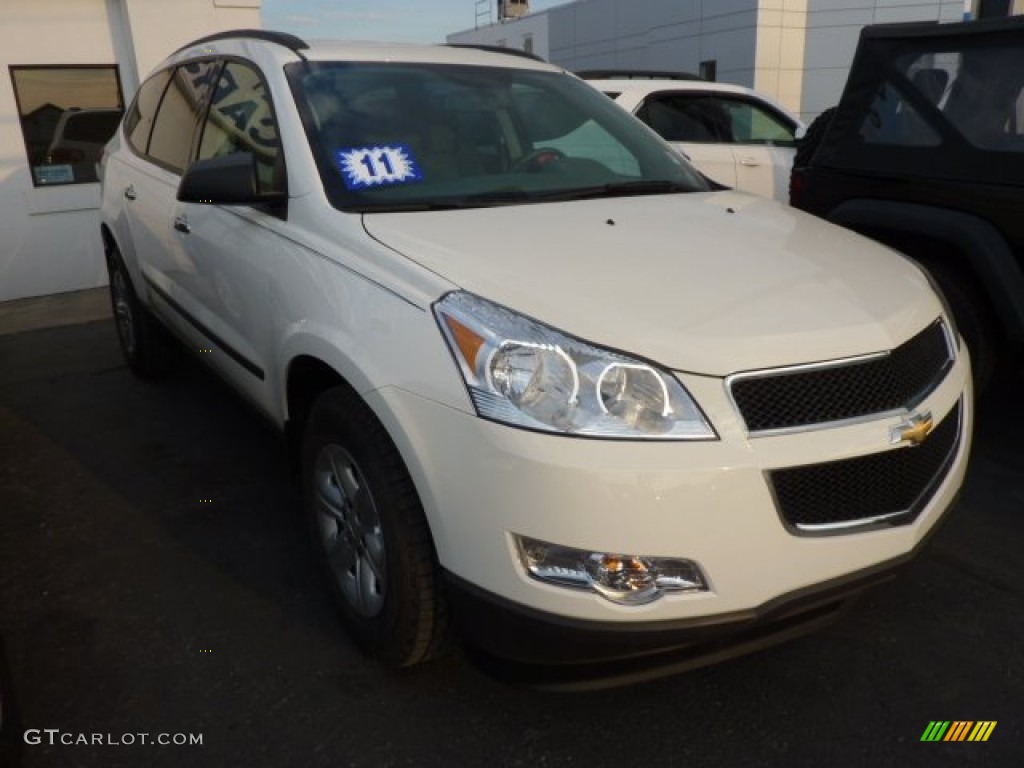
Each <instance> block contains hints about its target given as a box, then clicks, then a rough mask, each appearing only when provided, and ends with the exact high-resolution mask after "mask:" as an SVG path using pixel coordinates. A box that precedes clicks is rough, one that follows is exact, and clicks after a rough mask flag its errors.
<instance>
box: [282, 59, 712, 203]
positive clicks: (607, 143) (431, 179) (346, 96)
mask: <svg viewBox="0 0 1024 768" xmlns="http://www.w3.org/2000/svg"><path fill="white" fill-rule="evenodd" d="M287 72H288V76H289V80H290V82H291V85H292V90H293V92H294V95H295V99H296V102H297V104H298V106H299V111H300V113H301V114H302V115H303V120H304V122H305V125H306V131H307V135H308V137H309V141H310V144H311V146H312V147H313V152H314V154H315V156H316V159H317V163H318V166H319V169H320V174H321V177H322V178H323V183H324V187H325V189H326V190H327V193H328V196H329V197H330V200H331V202H332V204H333V205H334V206H335V207H337V208H340V209H342V210H348V211H386V210H418V209H436V208H447V207H453V208H460V207H481V206H488V205H506V204H519V203H531V202H539V201H544V200H567V199H582V198H586V197H598V196H618V195H635V194H666V193H672V192H693V191H706V190H708V189H709V186H708V184H707V183H706V182H705V181H704V179H703V177H701V176H700V175H699V174H698V173H697V172H696V171H695V170H693V168H692V167H691V166H690V165H689V164H688V163H687V162H686V160H685V159H684V158H682V157H681V156H680V155H679V154H677V153H676V152H674V151H673V150H672V149H671V148H670V147H668V146H667V145H666V144H664V143H663V142H661V141H660V140H659V139H658V138H657V137H656V136H655V135H654V134H653V133H652V132H650V131H649V130H648V129H647V128H645V127H644V126H642V125H641V124H640V123H639V122H638V121H636V120H635V119H634V118H633V117H632V116H631V115H629V114H627V113H626V112H625V111H624V110H622V109H621V108H620V107H618V106H616V105H615V104H614V103H612V102H611V101H609V100H608V98H607V97H606V96H604V95H603V94H601V93H600V92H598V91H597V90H595V89H593V88H591V87H590V86H589V85H587V84H586V83H583V82H582V81H580V80H578V79H577V78H575V77H573V76H571V75H568V74H565V73H560V72H545V71H536V70H526V69H512V68H499V67H493V68H492V67H474V66H456V65H433V64H405V63H365V62H359V63H342V62H329V63H323V62H309V63H308V64H293V65H289V66H288V67H287Z"/></svg>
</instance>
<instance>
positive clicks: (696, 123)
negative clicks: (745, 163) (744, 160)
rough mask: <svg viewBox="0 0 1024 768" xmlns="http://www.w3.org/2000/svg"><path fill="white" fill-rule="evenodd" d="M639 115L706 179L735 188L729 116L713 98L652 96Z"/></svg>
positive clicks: (734, 162)
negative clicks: (684, 156)
mask: <svg viewBox="0 0 1024 768" xmlns="http://www.w3.org/2000/svg"><path fill="white" fill-rule="evenodd" d="M636 116H637V117H638V118H640V119H641V120H643V121H644V122H645V123H647V125H649V126H650V127H651V128H653V129H654V130H655V131H656V132H657V133H658V135H659V136H661V137H662V138H663V139H665V141H667V142H669V143H670V144H672V145H673V146H675V147H676V148H677V149H679V150H680V151H681V152H683V153H684V154H685V155H686V156H687V157H688V158H689V159H690V162H692V163H693V164H694V165H695V166H696V167H697V170H699V171H700V172H701V173H703V174H704V175H705V176H708V177H709V178H710V179H712V180H713V181H716V182H718V183H719V184H722V185H724V186H726V187H735V186H736V184H737V177H736V158H735V157H734V155H733V150H732V146H731V136H730V134H729V116H728V114H727V113H726V112H725V111H724V110H723V109H722V105H721V104H719V103H718V101H717V99H715V98H714V96H713V95H709V94H705V93H700V92H695V93H679V92H663V93H653V94H651V95H650V96H648V97H647V98H646V99H644V102H643V104H641V105H640V106H639V108H638V109H637V110H636Z"/></svg>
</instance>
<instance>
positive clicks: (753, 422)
mask: <svg viewBox="0 0 1024 768" xmlns="http://www.w3.org/2000/svg"><path fill="white" fill-rule="evenodd" d="M102 236H103V241H104V243H105V245H106V251H107V255H108V263H109V269H110V283H111V295H112V301H113V306H114V310H115V319H116V323H117V328H118V331H119V336H120V340H121V345H122V347H123V350H124V354H125V356H126V358H127V360H128V363H129V364H130V366H131V368H132V369H133V370H134V371H135V372H137V373H138V374H140V375H143V376H150V375H155V374H157V373H160V372H161V371H163V370H164V369H165V364H166V357H165V352H166V340H165V338H164V335H163V334H164V330H163V329H169V331H170V332H171V333H172V334H173V335H174V336H177V337H178V338H179V339H180V340H182V341H183V342H184V344H185V345H186V346H188V347H191V348H192V349H193V350H199V351H201V352H202V354H201V355H200V357H201V359H202V360H203V361H204V362H206V363H208V364H209V365H210V366H211V367H212V368H213V369H214V370H215V371H216V372H217V373H219V374H220V375H221V376H222V377H223V378H225V379H226V380H227V381H228V382H229V383H230V384H231V385H233V386H234V387H235V388H236V389H237V390H238V391H239V393H241V394H242V395H243V396H244V397H245V398H246V399H248V400H249V401H250V402H251V403H252V404H253V405H254V406H255V408H256V409H257V410H259V411H260V412H262V413H263V414H265V415H266V416H267V417H269V418H270V419H271V420H272V421H273V422H274V423H275V424H277V425H279V426H280V427H281V429H282V431H283V433H284V434H285V435H286V436H287V438H288V441H289V445H290V447H291V449H292V451H293V456H294V457H295V462H296V465H297V466H299V467H301V473H300V476H301V483H302V490H303V495H304V499H305V501H304V506H305V514H306V515H307V516H308V520H309V526H310V531H311V533H312V537H313V540H314V542H315V546H316V552H317V556H318V557H320V558H321V559H322V561H323V564H324V566H325V571H326V573H327V574H328V575H329V577H330V583H331V584H332V586H333V589H334V592H335V594H336V596H337V599H338V604H339V606H340V610H341V614H342V616H343V618H344V620H345V622H346V623H347V625H348V627H349V628H350V630H351V632H352V634H353V636H354V638H355V639H356V640H357V641H358V642H359V643H360V645H361V646H362V647H364V648H366V649H368V650H369V651H370V652H372V653H374V654H376V655H378V656H380V657H382V658H384V659H387V660H389V661H391V662H393V663H396V664H412V663H415V662H418V661H422V660H424V659H426V658H428V657H430V656H431V655H433V654H435V653H436V652H437V651H438V650H439V649H440V648H441V646H442V643H443V640H444V638H445V636H446V631H445V630H446V627H447V625H448V621H449V617H452V618H454V620H455V621H456V623H457V624H458V625H459V627H460V631H461V634H462V636H463V637H464V638H465V639H466V640H468V641H469V642H470V643H471V644H472V645H475V646H479V647H483V648H485V649H486V650H488V651H489V652H490V653H491V654H493V655H496V656H498V657H501V658H504V659H507V660H512V661H513V662H530V663H544V662H552V663H558V662H572V663H573V664H574V665H578V664H579V663H580V662H582V661H584V660H599V661H602V662H605V669H609V670H614V669H617V670H618V672H616V673H615V674H618V675H620V676H621V677H620V679H625V677H629V676H636V675H641V674H648V673H650V672H651V670H652V669H654V668H656V667H664V666H665V665H669V668H676V669H678V668H680V666H679V665H681V664H694V663H699V662H701V661H706V660H708V659H711V658H721V657H722V655H723V653H724V651H723V648H724V647H726V646H728V647H729V648H730V649H732V650H733V651H737V652H739V651H743V650H748V649H750V648H752V647H755V646H758V645H763V644H765V643H767V642H771V641H773V640H779V639H783V638H785V637H790V636H792V635H793V634H794V633H796V632H798V631H800V630H804V629H808V628H811V627H814V626H817V625H819V624H820V623H821V622H822V621H824V620H825V619H827V618H829V617H830V616H831V615H833V614H834V613H835V612H836V611H837V610H838V608H839V607H840V606H842V605H843V604H844V602H845V600H846V598H847V597H849V596H850V595H852V594H855V593H857V592H858V591H859V590H861V589H863V588H864V586H865V585H868V584H871V583H874V582H875V581H877V580H878V579H880V578H881V577H882V576H883V575H886V574H888V573H889V572H890V571H892V569H893V568H894V567H895V566H896V565H898V564H900V563H902V562H904V561H906V560H907V559H908V558H909V557H910V556H911V555H912V554H913V553H915V552H916V551H917V550H918V548H919V545H921V543H922V542H923V541H924V539H925V538H926V536H927V535H928V533H929V532H930V531H931V530H932V529H933V528H934V526H935V525H936V523H937V522H938V521H939V520H940V518H942V516H943V515H944V514H945V513H946V511H947V508H949V507H950V505H951V503H952V501H953V499H954V497H955V496H956V493H957V490H958V489H959V487H960V484H961V481H962V480H963V476H964V469H965V466H966V457H967V453H968V449H969V443H970V439H969V436H970V427H971V413H972V401H971V393H970V384H969V382H970V376H969V362H968V359H967V355H966V354H965V353H964V351H963V349H962V347H961V344H960V340H959V336H958V335H957V334H956V331H955V329H954V327H953V325H952V322H951V320H950V317H949V314H948V313H947V312H946V311H945V309H944V308H943V304H942V302H941V300H940V298H939V297H938V296H937V295H936V293H935V292H934V291H933V290H932V288H931V286H930V285H929V282H928V280H927V278H926V277H925V276H924V274H923V273H922V272H921V271H920V270H919V269H918V268H917V267H916V266H915V265H914V264H912V263H911V262H909V261H907V260H906V259H904V258H902V257H900V256H899V255H897V254H895V253H893V252H892V251H889V250H887V249H883V248H881V247H879V246H877V245H874V244H872V243H871V242H869V241H868V240H865V239H862V238H861V237H859V236H857V235H854V234H851V233H849V232H846V231H843V230H840V229H838V228H835V227H833V226H832V225H829V224H827V223H824V222H822V221H820V220H818V219H815V218H813V217H810V216H806V215H804V214H802V213H799V212H796V211H791V210H787V209H785V208H782V207H780V206H778V205H776V204H775V203H773V202H770V201H767V200H763V199H760V198H757V197H753V196H750V195H746V194H742V193H738V192H731V191H714V190H711V189H710V188H709V187H708V185H707V182H706V181H705V180H704V179H703V178H702V177H701V176H700V175H699V174H697V173H695V172H694V171H693V169H692V168H691V167H690V166H689V165H688V164H687V163H686V161H685V160H684V159H683V158H681V157H680V156H679V155H678V153H676V152H674V151H673V150H672V149H671V148H670V147H669V146H668V145H667V144H665V143H663V142H662V141H661V140H659V139H658V138H657V137H656V136H654V135H653V134H652V133H651V132H650V131H649V130H647V129H645V128H644V127H643V126H642V125H641V124H640V123H639V122H637V121H636V120H635V119H634V118H632V117H631V116H630V115H628V114H627V113H626V112H624V111H623V110H621V109H620V108H619V107H617V106H615V105H614V104H613V103H612V102H611V101H609V100H608V99H607V98H605V97H604V96H603V95H601V94H600V93H598V92H597V91H595V90H594V89H593V88H591V87H589V86H587V85H586V84H584V83H583V82H582V81H580V80H579V79H578V78H576V77H575V76H574V75H572V74H570V73H566V72H564V71H561V70H559V69H557V68H555V67H552V66H549V65H547V64H544V63H542V62H540V61H536V60H533V59H531V58H527V57H523V56H516V55H511V54H510V53H495V52H490V51H481V50H472V49H460V48H454V47H445V46H437V47H433V46H431V47H427V46H405V45H383V44H363V43H360V44H348V43H336V42H317V43H306V42H304V41H302V40H299V39H297V38H294V37H291V36H288V35H283V34H279V33H272V32H258V33H257V32H237V33H224V34H220V35H216V36H213V37H210V38H204V39H203V40H199V41H197V42H195V43H193V44H190V45H188V46H186V47H185V48H183V49H181V50H180V51H178V52H176V53H174V54H173V55H172V56H171V57H170V58H168V59H167V60H166V61H165V62H164V63H162V64H161V65H160V66H159V67H158V68H157V70H156V71H155V73H154V74H153V75H151V76H150V77H149V79H147V80H146V81H145V82H144V83H143V84H142V86H141V88H140V89H139V92H138V94H137V96H136V98H135V101H134V103H133V104H132V106H131V108H130V109H129V110H128V112H127V114H126V117H125V120H124V123H123V125H122V127H121V129H120V130H119V131H118V133H117V135H116V136H115V138H114V139H113V140H112V142H111V144H110V145H109V146H108V147H107V153H106V156H105V162H104V167H103V204H102ZM663 651H671V653H668V654H666V653H659V652H663ZM621 658H626V659H627V661H626V662H622V664H624V665H625V666H622V665H620V666H618V667H616V666H615V664H614V663H613V660H615V659H621ZM671 665H675V666H674V667H672V666H671ZM576 668H577V667H573V669H576ZM641 668H642V669H641ZM624 670H625V671H624ZM609 674H612V673H609ZM612 676H613V677H614V675H612Z"/></svg>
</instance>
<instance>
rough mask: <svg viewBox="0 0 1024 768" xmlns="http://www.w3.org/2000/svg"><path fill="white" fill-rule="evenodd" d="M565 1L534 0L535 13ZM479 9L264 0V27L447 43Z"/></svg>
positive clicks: (444, 0) (429, 2) (472, 5)
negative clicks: (449, 37) (447, 37)
mask: <svg viewBox="0 0 1024 768" xmlns="http://www.w3.org/2000/svg"><path fill="white" fill-rule="evenodd" d="M566 2H568V0H530V11H531V12H536V11H543V10H545V9H547V8H552V7H554V6H556V5H564V4H565V3H566ZM496 9H497V2H496V0H490V2H489V3H487V4H486V5H482V6H481V10H482V11H487V12H490V13H492V14H493V15H496V14H497V10H496ZM476 10H477V3H476V0H423V1H422V2H414V0H263V26H264V27H265V28H266V29H276V30H280V31H282V32H291V33H292V34H294V35H298V36H299V37H308V38H310V39H313V38H337V39H341V40H384V41H389V42H411V43H443V42H444V41H445V37H446V36H447V35H449V34H451V33H452V32H461V31H462V30H465V29H472V28H473V26H474V25H475V17H476ZM485 20H486V19H485V18H481V24H483V23H484V22H485Z"/></svg>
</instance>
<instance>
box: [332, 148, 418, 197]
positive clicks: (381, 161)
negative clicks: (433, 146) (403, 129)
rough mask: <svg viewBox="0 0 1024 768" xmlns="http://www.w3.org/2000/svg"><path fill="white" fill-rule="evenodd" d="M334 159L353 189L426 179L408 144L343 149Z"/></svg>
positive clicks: (337, 152) (346, 184)
mask: <svg viewBox="0 0 1024 768" xmlns="http://www.w3.org/2000/svg"><path fill="white" fill-rule="evenodd" d="M334 159H335V162H336V163H337V164H338V170H340V171H341V175H342V177H343V178H344V179H345V186H346V187H348V188H349V189H367V188H369V187H379V186H384V185H388V184H406V183H408V182H410V181H423V172H422V171H421V170H420V168H419V166H418V165H417V164H416V161H415V159H413V156H412V151H411V150H410V149H409V147H407V146H406V145H405V144H388V145H383V146H375V147H353V148H351V149H339V150H337V151H336V152H335V153H334Z"/></svg>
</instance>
